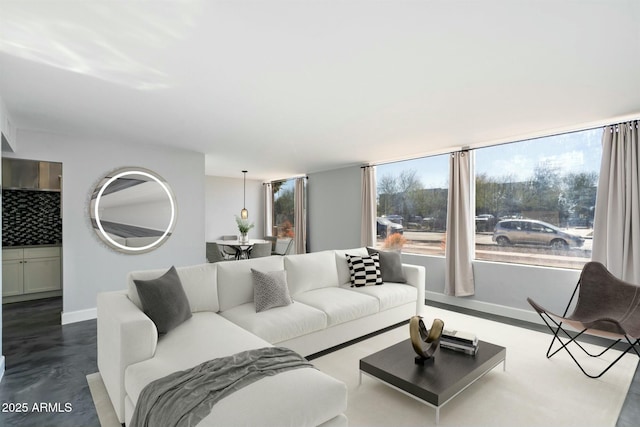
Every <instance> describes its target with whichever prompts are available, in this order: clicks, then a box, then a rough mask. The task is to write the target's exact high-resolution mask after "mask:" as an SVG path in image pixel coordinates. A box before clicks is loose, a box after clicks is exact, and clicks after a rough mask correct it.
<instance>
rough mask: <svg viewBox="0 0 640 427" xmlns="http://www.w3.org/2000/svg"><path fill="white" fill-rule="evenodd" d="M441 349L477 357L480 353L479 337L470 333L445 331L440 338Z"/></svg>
mask: <svg viewBox="0 0 640 427" xmlns="http://www.w3.org/2000/svg"><path fill="white" fill-rule="evenodd" d="M440 347H442V348H446V349H449V350H454V351H459V352H462V353H465V354H469V355H471V356H475V355H476V353H477V352H478V337H477V336H475V335H474V334H472V333H470V332H464V331H456V330H444V331H442V336H441V337H440Z"/></svg>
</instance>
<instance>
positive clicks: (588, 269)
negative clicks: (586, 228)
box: [527, 261, 640, 378]
mask: <svg viewBox="0 0 640 427" xmlns="http://www.w3.org/2000/svg"><path fill="white" fill-rule="evenodd" d="M590 274H595V275H596V276H597V279H596V280H595V281H593V280H590V279H589V278H588V276H589V275H590ZM598 279H599V280H601V282H600V283H597V281H598ZM592 282H593V283H592ZM586 286H589V287H595V286H601V287H602V286H613V288H612V289H617V290H620V289H622V288H624V289H623V290H627V292H626V293H627V294H628V295H630V296H631V297H630V298H628V299H627V302H628V304H627V306H626V307H622V308H621V310H619V311H620V312H621V313H624V315H622V316H616V315H612V314H613V313H614V312H615V310H613V311H612V310H610V308H609V307H605V306H604V304H602V314H601V316H596V317H592V316H585V317H584V318H583V315H584V314H585V312H588V311H589V310H593V307H589V308H588V309H587V310H585V309H584V305H585V304H584V303H583V304H582V307H581V306H580V304H581V303H582V302H583V301H582V299H586V300H587V301H588V303H593V302H595V300H594V296H593V295H589V296H587V297H585V298H582V299H581V297H582V296H583V295H581V294H582V291H583V289H586ZM610 291H611V290H607V291H606V292H610ZM614 291H615V290H614ZM586 292H591V291H586ZM600 293H602V292H600ZM622 293H624V292H622ZM596 294H597V292H596ZM576 296H577V298H578V299H577V302H576V306H575V308H574V311H573V313H572V314H571V315H569V316H567V314H568V313H569V310H570V308H571V306H572V303H573V301H574V299H575V298H576ZM595 297H597V295H595ZM589 300H591V301H589ZM527 301H528V302H529V304H530V305H531V306H532V307H533V308H534V310H535V311H536V312H537V313H538V315H539V316H540V318H542V320H543V322H544V323H545V324H546V325H547V327H548V328H549V330H551V333H552V334H553V338H552V340H551V344H550V345H549V348H548V349H547V358H551V357H553V356H554V355H555V354H557V353H558V352H559V351H560V350H562V349H564V350H565V351H566V352H567V353H568V354H569V356H570V357H571V359H573V361H574V362H575V364H576V365H578V367H579V368H580V370H581V371H582V373H583V374H585V375H586V376H587V377H589V378H600V377H601V376H602V375H604V373H605V372H607V371H608V370H609V369H611V367H613V366H614V365H615V364H616V363H617V362H618V361H619V360H620V359H622V357H623V356H624V355H625V354H627V353H628V352H630V351H631V350H633V351H634V352H635V354H636V355H637V356H638V357H639V358H640V351H639V349H640V322H639V320H640V307H639V305H640V287H638V286H636V285H634V284H631V283H627V282H623V281H622V280H619V279H617V278H615V277H614V276H613V275H612V274H611V273H610V272H609V271H608V270H607V269H606V267H604V266H603V265H602V264H600V263H599V262H593V261H592V262H589V263H587V264H585V266H584V268H583V270H582V273H581V275H580V279H579V280H578V283H577V284H576V287H575V288H574V290H573V293H572V294H571V298H570V300H569V303H568V304H567V307H566V309H565V311H564V313H563V314H562V316H560V315H557V314H554V313H552V312H550V311H548V310H546V309H545V308H543V307H542V306H540V305H539V304H537V303H536V302H534V301H533V300H532V299H531V298H527ZM604 301H605V300H604V299H602V300H601V301H600V302H604ZM607 301H608V300H607ZM590 305H592V306H594V307H596V306H597V305H596V304H590ZM597 310H598V308H596V311H597ZM588 317H590V318H588ZM594 319H595V320H594ZM564 324H568V325H569V326H571V327H572V328H573V329H575V330H576V332H577V333H574V334H573V335H572V334H571V333H570V332H569V331H567V330H566V329H565V328H564V327H563V325H564ZM584 334H588V335H596V336H600V337H605V338H613V339H616V340H615V341H614V342H613V343H612V344H611V345H609V346H608V347H606V348H605V349H604V350H602V351H601V352H599V353H597V354H596V353H592V352H590V351H588V350H587V349H586V348H585V347H584V346H583V345H582V344H581V343H580V342H579V341H578V338H580V337H581V336H582V335H584ZM561 335H562V336H561ZM565 336H566V338H565ZM556 341H558V343H559V344H560V347H559V348H557V349H555V351H553V347H554V344H555V343H556ZM572 343H574V344H575V345H577V346H578V348H580V349H581V350H582V351H583V352H584V353H585V354H587V355H588V356H590V357H596V358H597V357H601V356H602V355H604V354H605V353H606V352H607V351H609V350H610V349H612V348H614V347H615V346H616V345H617V344H619V343H622V344H623V345H624V343H626V344H627V347H626V349H624V350H623V351H622V350H621V353H620V355H619V356H618V357H617V358H616V359H615V360H614V361H613V362H611V363H610V364H609V365H608V366H606V367H605V368H604V369H603V370H602V371H601V372H599V373H595V374H591V373H588V372H587V371H586V370H585V368H584V367H583V366H582V365H581V364H580V362H579V361H578V359H577V358H576V357H575V356H574V355H573V353H572V352H571V350H570V349H569V347H568V346H569V345H570V344H572Z"/></svg>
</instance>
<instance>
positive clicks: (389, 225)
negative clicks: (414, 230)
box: [376, 217, 404, 239]
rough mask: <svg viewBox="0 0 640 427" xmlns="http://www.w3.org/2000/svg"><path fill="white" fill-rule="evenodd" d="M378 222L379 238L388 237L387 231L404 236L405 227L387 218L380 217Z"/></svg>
mask: <svg viewBox="0 0 640 427" xmlns="http://www.w3.org/2000/svg"><path fill="white" fill-rule="evenodd" d="M377 222H378V224H377V226H376V232H377V234H378V236H380V237H382V238H383V239H384V238H385V237H387V230H388V232H389V234H395V233H400V234H404V227H402V226H401V225H400V224H396V223H395V222H391V221H389V219H387V218H381V217H378V220H377Z"/></svg>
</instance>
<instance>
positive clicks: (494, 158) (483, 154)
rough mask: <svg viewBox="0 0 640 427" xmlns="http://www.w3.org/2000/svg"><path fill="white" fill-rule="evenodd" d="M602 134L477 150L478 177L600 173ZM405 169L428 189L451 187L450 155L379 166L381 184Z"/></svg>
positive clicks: (572, 135)
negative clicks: (544, 169)
mask: <svg viewBox="0 0 640 427" xmlns="http://www.w3.org/2000/svg"><path fill="white" fill-rule="evenodd" d="M602 131H603V130H602V128H598V129H590V130H586V131H580V132H572V133H566V134H561V135H556V136H549V137H544V138H536V139H530V140H526V141H520V142H514V143H510V144H501V145H496V146H493V147H485V148H479V149H476V150H474V153H475V156H476V163H475V165H476V174H483V173H484V174H487V176H489V177H504V176H510V177H512V178H513V179H514V180H516V181H521V180H525V179H527V178H530V177H531V176H532V173H533V170H534V168H535V167H536V166H540V165H549V166H551V167H557V168H559V169H560V170H561V172H562V173H569V172H596V173H599V171H600V158H601V156H602ZM404 169H414V170H416V171H417V175H418V177H419V178H420V180H421V181H422V183H423V185H424V188H446V187H448V185H447V181H448V176H449V154H443V155H439V156H432V157H423V158H420V159H414V160H408V161H403V162H394V163H387V164H383V165H378V166H377V167H376V176H377V179H378V180H380V178H382V177H383V176H385V175H391V176H398V175H400V173H401V172H402V170H404Z"/></svg>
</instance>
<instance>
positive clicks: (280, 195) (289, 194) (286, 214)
mask: <svg viewBox="0 0 640 427" xmlns="http://www.w3.org/2000/svg"><path fill="white" fill-rule="evenodd" d="M272 188H273V235H274V236H277V237H279V238H283V237H294V235H295V234H294V233H295V227H294V226H295V215H294V209H295V208H294V207H295V204H294V188H295V179H289V180H286V181H276V182H273V183H272Z"/></svg>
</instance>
